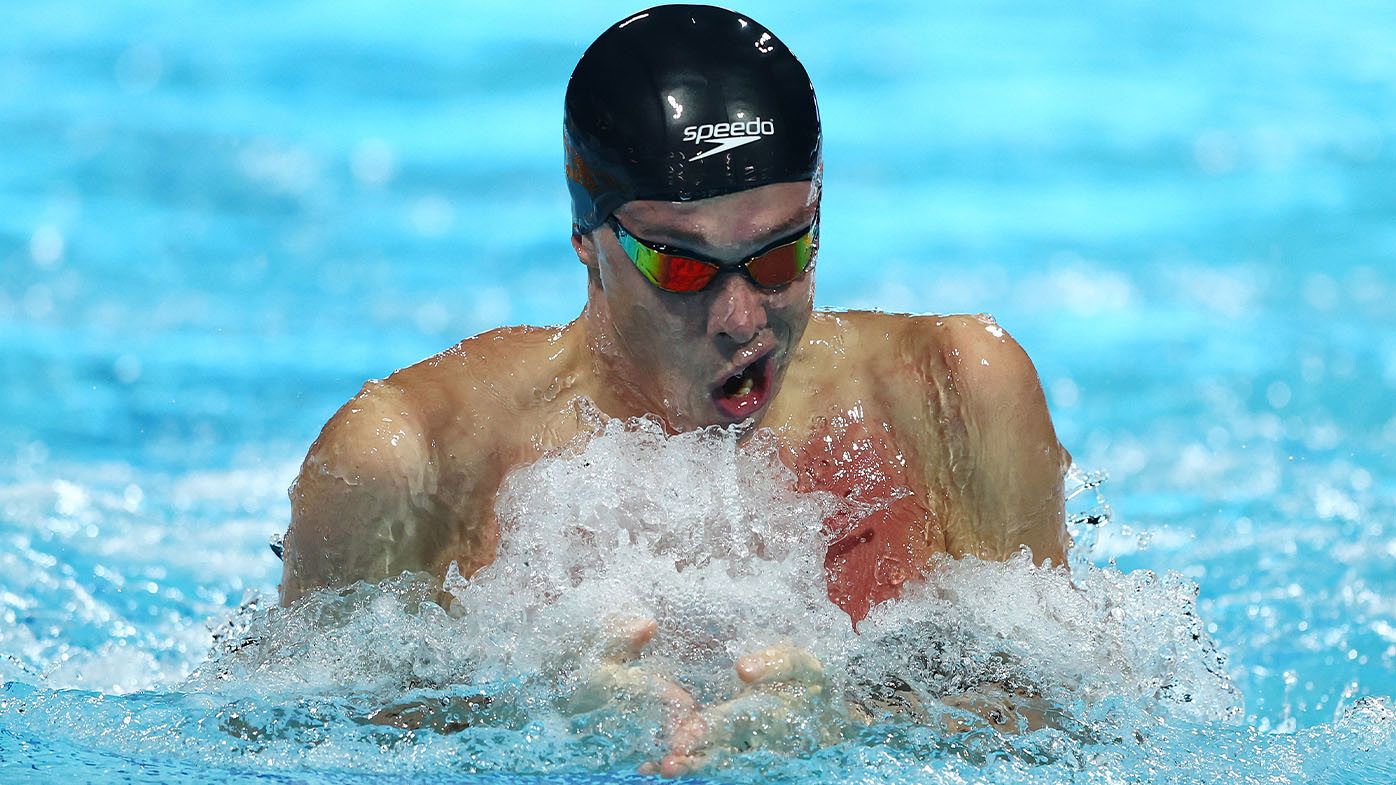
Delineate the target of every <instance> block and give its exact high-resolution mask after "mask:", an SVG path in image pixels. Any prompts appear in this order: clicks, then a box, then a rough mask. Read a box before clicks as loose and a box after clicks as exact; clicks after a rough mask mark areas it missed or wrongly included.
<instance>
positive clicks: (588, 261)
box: [572, 233, 597, 272]
mask: <svg viewBox="0 0 1396 785" xmlns="http://www.w3.org/2000/svg"><path fill="white" fill-rule="evenodd" d="M572 250H574V251H576V252H577V259H578V260H579V261H580V262H581V263H582V264H584V265H586V266H587V267H588V268H590V269H591V270H592V271H593V272H594V271H595V270H596V264H597V259H596V240H595V238H593V237H592V235H591V233H587V234H577V233H573V235H572Z"/></svg>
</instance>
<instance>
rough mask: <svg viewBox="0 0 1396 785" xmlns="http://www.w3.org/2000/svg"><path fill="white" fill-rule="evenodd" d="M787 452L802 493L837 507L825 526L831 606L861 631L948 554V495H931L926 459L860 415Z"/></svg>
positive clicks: (813, 430)
mask: <svg viewBox="0 0 1396 785" xmlns="http://www.w3.org/2000/svg"><path fill="white" fill-rule="evenodd" d="M787 444H788V445H789V450H788V452H787V460H788V461H789V462H790V464H791V466H792V468H793V469H794V470H795V475H796V478H797V483H798V487H799V489H800V490H801V491H806V492H809V491H816V490H818V491H826V492H829V493H832V494H834V496H835V497H836V498H837V499H839V507H838V509H837V510H836V511H835V512H834V513H833V514H832V515H830V516H829V518H828V519H826V520H825V522H824V531H825V535H826V536H827V537H828V538H829V546H828V551H827V553H826V555H825V560H824V567H825V570H826V577H827V579H828V583H829V599H830V600H832V601H833V602H834V603H835V604H836V605H838V606H839V607H840V608H842V609H843V610H844V611H845V612H847V613H848V615H849V617H850V618H851V619H852V620H853V621H854V622H855V623H856V622H858V621H860V620H861V619H862V618H863V617H864V616H866V615H867V613H868V611H869V610H870V609H871V608H872V606H874V605H876V604H878V603H880V602H882V601H884V600H887V599H890V598H893V597H896V596H898V594H899V593H900V591H901V587H902V585H903V584H904V583H906V582H907V581H908V580H913V579H915V578H917V577H919V576H921V575H923V574H924V571H925V569H926V568H927V567H928V565H929V563H930V560H931V557H932V556H934V555H935V554H937V553H943V552H945V550H946V546H945V536H944V531H943V527H942V525H941V520H940V515H939V514H938V512H937V510H938V509H940V508H941V507H943V504H944V503H945V502H947V501H948V498H947V496H948V495H947V494H945V493H940V492H937V491H936V490H935V489H933V488H930V487H928V483H927V481H926V477H927V476H928V475H930V474H931V473H930V472H927V471H925V467H924V466H921V465H919V462H920V461H921V460H923V459H922V457H921V456H918V455H916V454H915V453H913V452H911V451H909V450H907V449H904V447H905V446H904V445H901V444H899V443H898V439H897V436H896V434H895V433H894V432H893V429H892V428H891V427H890V426H889V425H887V424H886V423H882V422H878V421H877V420H875V419H870V418H868V417H866V416H864V412H863V411H862V409H861V407H853V408H852V409H850V410H848V411H845V412H839V413H836V414H833V415H831V416H827V417H820V418H816V419H815V420H814V422H813V425H812V427H810V428H809V429H808V431H807V432H806V433H802V434H801V436H800V438H798V439H795V440H792V441H790V442H787Z"/></svg>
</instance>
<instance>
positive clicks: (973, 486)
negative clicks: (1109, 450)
mask: <svg viewBox="0 0 1396 785" xmlns="http://www.w3.org/2000/svg"><path fill="white" fill-rule="evenodd" d="M900 327H901V329H900V332H899V335H900V338H901V342H900V343H901V346H902V350H901V351H902V353H904V355H905V356H906V358H907V359H906V361H905V362H906V363H907V364H908V366H909V367H910V368H911V369H914V370H915V371H916V372H913V373H904V374H901V375H900V378H901V386H902V389H903V394H904V395H906V396H907V397H909V398H915V396H916V395H917V394H918V393H913V392H911V391H909V390H906V388H905V385H914V386H917V387H919V388H920V390H919V394H920V395H930V396H933V397H934V398H936V399H937V404H936V405H937V406H939V407H940V417H939V420H940V421H941V422H943V423H948V426H947V427H945V428H944V429H941V430H938V431H936V432H934V433H933V434H929V435H930V436H932V437H934V438H939V439H944V440H950V441H953V442H956V443H954V444H945V445H942V448H943V450H948V451H949V453H950V454H951V455H952V456H953V457H951V458H949V459H948V460H950V461H953V462H955V463H956V464H958V465H959V466H960V467H961V471H962V474H961V476H960V477H959V478H958V481H957V484H959V485H962V486H963V488H964V493H965V496H964V505H965V506H966V507H967V509H965V510H962V511H961V512H962V513H963V514H962V515H957V516H955V517H956V521H955V522H954V525H953V526H952V527H951V530H950V531H948V532H947V537H948V542H949V545H950V549H951V552H952V553H954V554H956V555H966V554H971V555H976V556H980V557H984V558H1006V557H1008V556H1011V555H1012V554H1014V553H1016V552H1017V551H1018V549H1019V548H1021V547H1023V546H1027V547H1028V548H1030V549H1031V550H1032V552H1033V555H1034V557H1035V558H1036V560H1037V561H1039V562H1041V561H1043V560H1044V559H1050V560H1051V561H1052V562H1053V563H1055V564H1058V565H1060V564H1061V563H1062V562H1063V561H1064V559H1065V554H1066V549H1067V536H1066V531H1065V526H1064V511H1063V500H1062V476H1063V473H1064V472H1065V470H1066V468H1067V466H1068V465H1069V463H1070V455H1069V454H1068V453H1067V452H1066V450H1065V449H1064V448H1063V447H1062V446H1061V444H1060V443H1059V442H1058V441H1057V436H1056V430H1055V428H1054V427H1053V425H1052V418H1051V414H1050V413H1049V411H1048V408H1047V400H1046V397H1045V396H1044V395H1043V391H1042V383H1041V381H1040V380H1039V378H1038V375H1037V369H1036V368H1035V367H1034V366H1033V363H1032V360H1031V359H1030V358H1029V357H1028V354H1027V352H1026V351H1024V350H1023V347H1022V346H1021V345H1019V343H1018V342H1017V341H1016V340H1014V338H1013V336H1011V335H1009V333H1008V332H1007V331H1006V330H1005V329H1003V328H1002V327H1001V326H999V324H998V323H997V322H996V321H994V319H993V318H992V317H990V316H987V315H952V316H914V317H903V318H902V320H901V325H900Z"/></svg>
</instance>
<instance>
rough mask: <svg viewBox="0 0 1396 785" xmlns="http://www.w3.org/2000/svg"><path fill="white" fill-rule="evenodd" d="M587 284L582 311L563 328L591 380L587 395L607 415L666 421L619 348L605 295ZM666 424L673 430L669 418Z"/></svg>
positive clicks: (618, 418) (625, 418) (632, 365)
mask: <svg viewBox="0 0 1396 785" xmlns="http://www.w3.org/2000/svg"><path fill="white" fill-rule="evenodd" d="M594 286H596V284H595V283H594V282H593V284H592V285H591V286H589V287H588V290H589V291H588V296H587V302H586V305H585V306H584V307H583V308H582V312H581V314H580V315H579V316H578V317H577V318H576V319H574V320H573V321H572V323H571V324H568V325H567V326H566V327H565V328H564V333H565V334H566V336H567V337H566V340H567V341H568V343H569V344H570V346H571V347H572V351H573V352H575V353H577V355H578V356H579V358H580V359H579V361H578V363H577V365H580V366H581V367H582V368H583V369H584V370H583V372H584V373H586V374H587V375H588V376H589V378H590V380H591V383H590V384H587V385H583V387H584V389H585V392H586V394H587V397H589V398H590V399H591V402H592V403H594V404H596V407H597V408H598V409H600V410H601V412H602V413H603V414H605V415H606V416H607V417H611V418H614V419H617V420H629V419H633V418H635V417H643V416H645V415H652V416H657V417H659V418H660V419H661V420H664V417H663V415H662V414H661V412H662V411H663V409H662V408H661V407H660V406H659V405H658V403H659V402H657V401H650V400H648V399H647V398H646V396H645V395H644V394H643V393H642V392H641V390H640V389H639V387H637V386H636V385H635V383H634V380H635V379H638V378H640V377H639V373H640V372H639V370H638V369H636V368H635V366H634V364H633V363H631V362H630V359H629V358H628V357H627V356H626V354H625V352H624V351H622V350H621V348H620V338H619V336H617V335H616V333H615V330H614V328H613V326H612V322H611V319H610V314H609V313H608V312H607V310H606V302H605V298H603V297H601V296H599V295H600V293H599V292H595V291H590V289H592V288H593V287H594ZM665 427H666V428H668V429H669V430H673V429H672V427H670V426H669V424H668V423H667V421H666V422H665Z"/></svg>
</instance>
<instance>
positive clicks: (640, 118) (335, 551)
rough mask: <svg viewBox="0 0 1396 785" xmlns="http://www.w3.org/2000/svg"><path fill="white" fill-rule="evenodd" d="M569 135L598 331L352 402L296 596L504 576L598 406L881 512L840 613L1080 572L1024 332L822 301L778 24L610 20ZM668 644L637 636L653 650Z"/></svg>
mask: <svg viewBox="0 0 1396 785" xmlns="http://www.w3.org/2000/svg"><path fill="white" fill-rule="evenodd" d="M564 137H565V149H566V172H567V180H568V187H569V190H570V193H571V197H572V210H573V226H572V245H573V248H574V249H575V251H576V254H577V257H578V259H580V260H581V262H582V263H583V264H584V265H586V267H587V274H588V279H587V280H588V282H587V299H586V305H585V307H584V308H583V310H582V312H581V315H580V316H578V317H577V319H576V320H574V321H573V322H571V323H570V324H567V325H564V326H561V327H551V328H535V327H511V328H501V329H497V330H492V331H490V332H486V333H483V334H481V335H478V336H475V337H473V338H469V339H466V340H464V341H462V342H461V343H459V344H457V345H456V346H454V347H452V348H450V349H447V350H446V351H444V352H442V353H441V354H438V355H436V356H435V357H431V358H429V359H427V360H424V361H422V362H420V363H418V364H416V365H413V366H411V367H409V368H405V369H403V370H400V371H398V372H396V373H394V374H392V375H391V376H390V377H388V378H387V379H386V380H380V381H372V382H369V383H368V384H367V385H365V387H364V388H363V390H362V391H361V392H360V393H359V394H358V395H357V396H355V397H354V399H353V400H351V401H350V402H349V403H347V404H346V405H345V406H344V407H343V408H342V409H340V410H339V411H338V412H337V413H336V414H335V415H334V417H332V418H331V420H330V421H329V423H328V424H327V425H326V426H325V428H324V430H323V432H322V433H321V434H320V437H319V438H318V439H317V440H316V442H315V443H314V445H313V446H312V447H311V448H310V451H309V454H308V455H307V456H306V460H305V463H304V465H303V466H302V469H301V473H300V476H299V478H298V479H297V481H296V483H295V485H294V486H293V487H292V491H291V500H292V521H291V526H290V530H289V532H288V533H287V535H286V539H285V569H284V574H283V579H282V583H281V601H282V603H283V604H291V603H293V602H295V601H296V600H297V599H299V598H301V597H303V596H305V595H306V594H307V593H309V592H312V591H314V590H316V589H319V588H322V587H326V586H342V585H347V584H350V583H353V582H355V581H360V580H364V581H370V582H372V581H377V580H380V579H383V578H387V577H390V576H395V575H398V574H400V573H402V572H403V571H408V570H410V571H427V572H431V573H433V574H435V575H438V576H444V575H445V574H446V571H447V568H448V566H449V565H450V564H452V563H455V564H457V565H458V567H459V569H460V571H461V573H462V574H464V575H466V576H469V575H471V574H473V573H474V572H476V571H478V570H479V569H481V568H482V567H484V566H486V565H488V564H490V563H491V561H492V560H493V559H494V556H495V552H496V546H497V545H498V542H499V538H500V536H501V535H500V531H499V526H498V523H497V521H496V519H495V516H494V512H493V501H494V498H495V495H496V493H497V491H498V489H499V487H500V483H501V482H502V480H503V479H504V477H505V476H506V475H507V474H508V473H509V472H510V471H512V470H513V469H516V468H518V467H520V466H523V465H526V464H529V463H531V462H533V461H536V460H537V459H539V458H540V457H542V456H544V455H546V454H547V453H548V452H549V451H551V450H555V449H557V448H558V447H560V446H562V445H564V444H566V443H568V442H569V441H570V440H572V439H574V438H575V437H576V436H577V435H578V434H579V433H581V432H582V431H583V429H584V427H585V424H584V423H583V422H582V421H581V419H580V418H579V416H578V407H577V406H576V402H577V401H578V400H579V399H582V398H586V399H589V400H590V401H591V402H592V403H593V404H594V405H595V407H596V408H598V409H599V410H600V411H601V412H602V413H604V414H605V415H607V416H609V417H614V418H620V419H625V418H631V417H639V416H644V415H650V416H654V417H657V418H659V419H660V420H661V421H662V422H663V423H664V424H665V425H666V426H667V427H668V428H670V429H671V430H673V431H683V430H690V429H694V428H700V427H704V426H709V425H731V424H736V423H741V422H744V421H749V422H750V423H751V424H753V425H755V426H759V427H763V428H769V429H771V430H772V431H773V432H774V433H775V434H776V436H777V437H778V439H779V442H780V444H781V448H782V453H783V458H784V460H785V461H786V463H787V465H788V466H789V467H790V468H791V469H792V470H793V471H794V472H795V474H796V476H797V477H798V479H799V484H800V488H801V490H826V491H831V492H834V493H836V494H838V495H840V496H842V497H846V498H849V499H852V500H854V501H855V502H857V503H858V508H859V509H861V510H864V511H867V512H866V514H865V515H861V516H859V517H858V518H856V519H853V518H851V517H848V516H844V517H836V518H835V519H832V520H830V521H827V522H826V529H827V532H828V536H829V540H830V544H829V546H828V553H827V556H826V560H825V567H826V571H827V578H828V587H829V598H830V600H831V601H832V602H834V603H836V604H837V605H838V606H839V607H841V608H843V609H844V611H846V612H847V613H848V615H849V617H850V619H851V621H852V622H853V623H855V624H856V623H857V622H858V621H859V620H861V619H862V618H863V617H864V616H866V615H867V613H868V612H869V610H870V609H871V608H872V607H873V606H874V605H876V604H877V603H879V602H881V601H884V600H886V599H888V598H891V597H895V596H896V595H897V594H898V592H899V590H900V587H901V586H902V585H903V584H904V583H905V582H907V581H913V580H915V579H916V578H917V577H918V576H919V575H923V574H925V571H926V570H927V569H929V568H930V565H931V561H932V557H933V556H935V555H936V554H949V555H950V556H954V557H960V556H965V555H973V556H977V557H980V558H986V559H1003V558H1007V557H1008V556H1010V555H1013V554H1015V553H1017V552H1019V551H1020V550H1021V549H1023V548H1029V549H1031V552H1032V556H1033V558H1034V560H1035V561H1037V562H1038V563H1042V562H1044V561H1049V560H1050V561H1051V562H1052V563H1053V564H1057V565H1060V564H1062V563H1063V562H1064V561H1065V556H1066V549H1067V545H1068V538H1067V534H1066V530H1065V526H1064V512H1063V508H1064V503H1063V496H1062V477H1063V472H1064V471H1065V468H1066V466H1067V465H1068V463H1069V456H1068V455H1067V453H1066V451H1065V450H1064V449H1062V447H1061V446H1060V445H1059V444H1058V442H1057V439H1056V436H1055V433H1054V431H1053V428H1052V423H1051V420H1050V417H1049V415H1048V412H1047V406H1046V402H1045V400H1044V398H1043V394H1042V389H1041V385H1040V383H1039V381H1038V378H1037V375H1036V372H1035V370H1034V369H1033V366H1032V364H1031V362H1030V361H1029V359H1028V357H1027V356H1026V354H1024V352H1023V350H1022V349H1021V348H1020V347H1019V346H1018V345H1017V343H1015V342H1014V341H1013V339H1012V338H1010V337H1009V336H1008V335H1007V333H1005V332H1004V331H1003V330H1002V329H1001V328H999V327H998V326H997V325H996V324H995V323H994V322H993V321H992V320H991V319H989V318H987V317H979V316H905V315H891V314H883V313H875V312H815V311H814V310H813V295H814V277H815V268H816V260H817V256H818V245H819V225H820V210H819V206H820V195H821V190H820V188H821V185H820V173H821V167H822V161H821V152H822V146H821V131H820V124H819V114H818V108H817V106H816V103H815V97H814V93H813V90H812V88H811V86H810V82H809V77H808V75H807V74H806V72H805V70H804V68H803V66H801V65H800V63H799V61H798V60H796V59H795V57H794V56H793V55H792V54H791V53H790V52H789V50H787V49H786V48H785V46H784V45H783V44H782V43H781V42H780V41H779V40H778V39H777V38H775V37H774V36H773V35H772V34H771V33H770V31H768V30H766V29H765V28H764V27H762V26H761V25H759V24H757V23H756V22H754V21H752V20H751V19H749V18H746V17H742V16H740V15H738V14H735V13H732V12H730V11H726V10H722V9H718V8H713V7H708V6H687V5H669V6H659V7H656V8H652V9H649V10H648V11H644V12H641V13H638V14H636V15H634V16H632V17H630V18H628V19H626V20H624V21H622V22H620V23H618V24H616V25H614V26H612V27H611V28H609V29H608V30H607V31H606V32H605V33H603V34H602V35H601V36H600V37H599V38H598V39H597V40H596V41H595V42H594V43H593V44H592V45H591V47H589V48H588V49H587V51H586V53H585V54H584V55H583V56H582V59H581V61H580V62H579V63H578V65H577V67H576V70H575V71H574V73H573V75H572V79H571V82H570V83H569V85H568V90H567V97H566V110H565V116H564ZM863 262H864V263H871V262H872V260H863ZM651 634H653V630H652V629H648V628H646V627H644V625H641V627H640V628H637V629H634V630H630V631H628V632H623V633H622V635H623V637H628V638H630V639H631V640H632V641H633V647H632V648H634V649H635V650H638V647H640V646H643V645H644V641H645V640H647V639H648V636H649V635H651ZM622 648H624V647H622ZM814 667H815V666H814V665H812V664H810V663H808V662H806V661H804V660H802V659H801V656H800V655H799V653H787V654H784V655H782V654H772V655H770V656H767V657H765V658H764V659H762V658H761V657H757V658H755V659H749V660H746V661H744V664H743V665H742V666H741V669H742V678H743V680H744V681H746V682H747V683H750V684H759V683H762V682H763V681H768V680H771V679H783V678H789V679H792V680H799V679H801V678H805V676H803V675H802V674H805V675H807V674H808V672H809V671H811V669H813V668H814ZM674 701H675V704H676V706H678V707H679V708H680V709H683V706H682V705H681V704H683V703H684V699H683V698H682V697H676V698H674ZM690 709H693V707H691V706H690V707H688V709H685V710H690ZM696 733H697V732H696V731H694V732H692V733H690V735H694V734H696ZM678 735H680V736H681V735H682V734H678ZM684 743H687V742H684ZM679 746H683V745H682V744H680V745H679ZM689 746H692V745H689ZM682 770H684V769H683V767H682V764H681V763H680V764H675V766H673V767H669V768H667V769H666V770H665V771H666V773H676V772H679V771H682Z"/></svg>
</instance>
